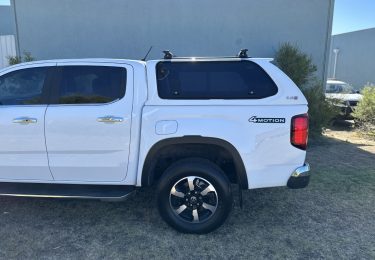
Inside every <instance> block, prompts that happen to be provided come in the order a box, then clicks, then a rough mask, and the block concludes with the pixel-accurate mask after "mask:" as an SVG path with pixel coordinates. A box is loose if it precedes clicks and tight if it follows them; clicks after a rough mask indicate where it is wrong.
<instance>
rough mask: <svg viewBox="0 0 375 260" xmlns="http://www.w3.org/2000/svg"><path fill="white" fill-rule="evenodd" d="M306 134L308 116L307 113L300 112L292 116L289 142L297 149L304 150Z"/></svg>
mask: <svg viewBox="0 0 375 260" xmlns="http://www.w3.org/2000/svg"><path fill="white" fill-rule="evenodd" d="M308 134H309V116H308V115H307V114H302V115H296V116H294V117H292V127H291V130H290V143H291V144H292V145H293V146H295V147H297V148H299V149H302V150H306V148H307V139H308Z"/></svg>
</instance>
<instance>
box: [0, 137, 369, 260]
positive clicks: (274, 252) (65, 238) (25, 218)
mask: <svg viewBox="0 0 375 260" xmlns="http://www.w3.org/2000/svg"><path fill="white" fill-rule="evenodd" d="M307 160H308V161H309V162H310V164H311V166H312V177H311V182H310V185H309V187H307V188H306V189H301V190H290V189H287V188H273V189H259V190H250V191H245V192H244V193H243V195H244V209H243V210H241V209H240V208H239V207H238V206H235V207H234V209H233V212H232V214H231V216H230V217H229V219H228V220H227V221H226V223H225V224H224V225H223V226H222V227H221V228H220V229H218V230H217V231H215V232H213V233H210V234H208V235H199V236H198V235H185V234H180V233H178V232H176V231H174V230H173V229H171V228H170V227H169V226H168V225H166V224H165V223H164V222H163V221H162V220H161V219H160V217H159V215H158V212H157V210H156V208H155V196H154V192H153V190H152V189H142V190H140V191H139V192H138V194H137V196H134V197H132V198H130V199H129V200H127V201H125V202H121V203H118V202H117V203H115V202H111V203H110V202H100V201H84V200H48V199H25V198H0V258H1V259H79V258H80V259H103V258H106V259H125V258H126V259H149V258H151V259H155V258H156V259H181V258H185V259H193V258H203V259H207V258H208V259H210V258H215V259H251V258H256V259H270V258H272V259H278V258H290V259H316V258H328V259H349V258H350V259H375V217H374V216H375V144H374V142H371V141H368V140H364V139H361V138H360V137H358V136H356V135H355V133H352V132H347V131H337V130H335V131H332V130H330V131H327V132H326V137H324V138H322V139H319V140H315V141H314V142H312V143H311V145H310V147H309V149H308V155H307Z"/></svg>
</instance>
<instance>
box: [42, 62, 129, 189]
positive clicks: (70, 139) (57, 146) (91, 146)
mask: <svg viewBox="0 0 375 260" xmlns="http://www.w3.org/2000/svg"><path fill="white" fill-rule="evenodd" d="M66 65H67V66H73V65H83V66H111V67H125V68H126V70H127V82H126V86H127V87H126V93H125V96H124V97H123V98H122V99H120V100H117V101H114V102H111V103H108V104H87V105H85V104H78V105H49V106H48V108H47V112H46V122H45V124H46V130H45V131H46V145H47V151H48V158H49V166H50V170H51V173H52V175H53V177H54V179H55V180H56V181H87V182H103V181H104V182H120V181H122V180H124V179H125V178H126V173H127V167H128V158H129V147H130V130H131V124H132V118H131V112H132V104H133V68H132V67H131V66H130V65H126V64H115V63H100V62H65V63H64V62H61V63H57V66H66ZM106 116H113V117H118V118H121V119H122V120H123V121H122V122H116V123H104V122H98V121H97V119H98V118H100V117H106Z"/></svg>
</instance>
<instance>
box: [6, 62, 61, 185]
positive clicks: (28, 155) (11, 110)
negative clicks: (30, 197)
mask: <svg viewBox="0 0 375 260" xmlns="http://www.w3.org/2000/svg"><path fill="white" fill-rule="evenodd" d="M55 65H56V63H54V62H40V63H37V64H31V65H23V64H20V65H17V66H13V67H8V68H6V69H3V70H1V71H0V77H1V76H2V75H4V74H6V73H9V72H12V71H16V70H19V69H24V68H34V67H44V66H55ZM46 109H47V106H46V105H35V106H33V105H24V106H20V105H15V106H10V105H7V106H2V105H0V143H1V145H0V181H43V182H45V181H51V180H52V175H51V173H50V171H49V167H48V157H47V151H46V146H45V138H44V115H45V111H46ZM20 117H29V118H35V119H36V120H37V122H36V123H31V124H18V123H13V120H14V119H15V118H20Z"/></svg>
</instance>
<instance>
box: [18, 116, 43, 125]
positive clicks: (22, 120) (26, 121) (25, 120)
mask: <svg viewBox="0 0 375 260" xmlns="http://www.w3.org/2000/svg"><path fill="white" fill-rule="evenodd" d="M36 122H38V120H37V119H36V118H31V117H18V118H15V119H13V123H16V124H23V125H27V124H32V123H36Z"/></svg>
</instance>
